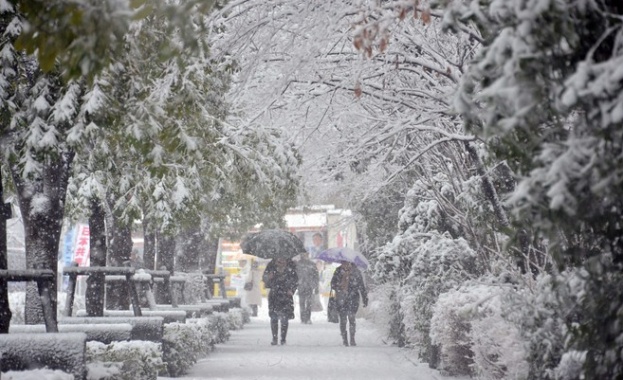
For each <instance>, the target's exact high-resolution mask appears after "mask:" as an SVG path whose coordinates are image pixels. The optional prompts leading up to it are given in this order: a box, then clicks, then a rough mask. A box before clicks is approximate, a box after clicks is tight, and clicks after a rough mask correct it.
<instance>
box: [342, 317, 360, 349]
mask: <svg viewBox="0 0 623 380" xmlns="http://www.w3.org/2000/svg"><path fill="white" fill-rule="evenodd" d="M347 320H348V327H349V332H350V344H351V346H354V345H355V332H356V330H357V322H356V321H355V313H348V312H346V311H342V312H340V333H341V334H342V341H343V342H344V345H345V346H348V336H347V335H346V321H347Z"/></svg>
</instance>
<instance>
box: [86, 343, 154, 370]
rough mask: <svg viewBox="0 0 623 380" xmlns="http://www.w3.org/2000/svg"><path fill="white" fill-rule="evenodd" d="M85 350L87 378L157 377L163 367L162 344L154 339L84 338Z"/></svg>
mask: <svg viewBox="0 0 623 380" xmlns="http://www.w3.org/2000/svg"><path fill="white" fill-rule="evenodd" d="M86 354H87V370H88V378H89V380H134V379H156V378H157V377H158V373H159V372H161V371H162V370H163V369H164V362H163V355H162V349H161V345H160V343H155V342H147V341H140V340H133V341H127V342H113V343H111V344H103V343H100V342H87V352H86Z"/></svg>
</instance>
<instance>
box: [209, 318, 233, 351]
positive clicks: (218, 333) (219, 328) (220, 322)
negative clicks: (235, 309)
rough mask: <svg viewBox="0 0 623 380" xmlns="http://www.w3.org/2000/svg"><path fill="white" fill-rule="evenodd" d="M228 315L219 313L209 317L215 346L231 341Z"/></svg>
mask: <svg viewBox="0 0 623 380" xmlns="http://www.w3.org/2000/svg"><path fill="white" fill-rule="evenodd" d="M227 314H228V313H220V312H218V313H212V314H210V315H208V320H209V321H210V331H212V333H213V336H214V341H213V344H218V343H224V342H226V341H227V340H228V339H229V336H230V332H229V318H228V316H227Z"/></svg>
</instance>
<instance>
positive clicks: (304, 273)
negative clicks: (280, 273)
mask: <svg viewBox="0 0 623 380" xmlns="http://www.w3.org/2000/svg"><path fill="white" fill-rule="evenodd" d="M300 257H301V259H300V260H299V261H297V263H296V273H297V274H298V276H299V288H298V290H299V306H300V312H301V322H302V323H305V324H311V304H312V298H313V296H314V294H317V293H318V281H319V275H318V268H316V263H314V262H313V261H311V260H310V259H309V253H308V252H303V253H301V254H300Z"/></svg>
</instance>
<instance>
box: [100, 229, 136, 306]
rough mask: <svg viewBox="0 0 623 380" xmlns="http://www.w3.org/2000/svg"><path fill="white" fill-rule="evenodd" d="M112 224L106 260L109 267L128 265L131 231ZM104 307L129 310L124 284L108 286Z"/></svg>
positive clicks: (130, 251) (128, 296)
mask: <svg viewBox="0 0 623 380" xmlns="http://www.w3.org/2000/svg"><path fill="white" fill-rule="evenodd" d="M116 222H117V221H114V222H113V228H112V231H111V233H112V237H111V239H110V247H109V249H108V260H109V263H110V265H111V266H124V265H128V263H129V261H130V256H131V254H132V229H131V228H130V227H129V226H126V225H117V223H116ZM106 288H107V292H106V305H107V308H108V309H112V310H129V309H130V294H129V292H128V288H127V286H126V284H125V283H118V284H108V285H107V287H106Z"/></svg>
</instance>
